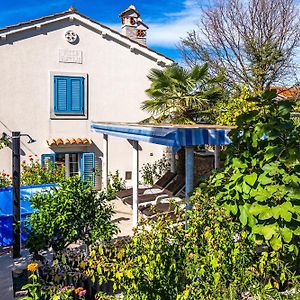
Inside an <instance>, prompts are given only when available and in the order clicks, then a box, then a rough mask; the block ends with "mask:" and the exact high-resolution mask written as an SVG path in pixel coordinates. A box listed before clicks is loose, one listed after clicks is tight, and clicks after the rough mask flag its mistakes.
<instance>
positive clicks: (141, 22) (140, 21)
mask: <svg viewBox="0 0 300 300" xmlns="http://www.w3.org/2000/svg"><path fill="white" fill-rule="evenodd" d="M138 22H139V23H140V24H142V25H144V26H145V27H146V28H147V29H149V26H148V25H147V24H145V23H144V21H143V20H142V19H141V18H138Z"/></svg>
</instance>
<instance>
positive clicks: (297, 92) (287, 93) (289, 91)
mask: <svg viewBox="0 0 300 300" xmlns="http://www.w3.org/2000/svg"><path fill="white" fill-rule="evenodd" d="M270 89H271V90H276V92H277V94H278V95H279V96H281V97H284V98H294V99H299V98H300V88H297V87H291V88H288V87H278V86H271V87H270Z"/></svg>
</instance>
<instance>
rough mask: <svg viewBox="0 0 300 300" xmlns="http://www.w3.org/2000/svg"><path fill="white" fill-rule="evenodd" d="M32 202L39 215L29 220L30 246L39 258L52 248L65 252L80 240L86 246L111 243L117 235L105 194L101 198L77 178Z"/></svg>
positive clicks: (70, 179)
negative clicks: (102, 242)
mask: <svg viewBox="0 0 300 300" xmlns="http://www.w3.org/2000/svg"><path fill="white" fill-rule="evenodd" d="M30 201H31V205H32V207H33V209H34V210H35V212H34V213H33V214H32V215H31V216H30V219H29V220H28V221H29V222H28V226H30V231H29V236H28V238H27V246H28V247H29V249H30V251H31V252H34V253H35V254H37V253H38V251H40V250H47V249H49V248H50V247H52V248H53V250H54V252H56V253H57V252H61V251H62V250H63V249H65V248H66V247H67V246H68V245H70V244H71V243H75V242H76V241H78V240H82V241H83V242H84V243H86V244H91V243H94V242H96V241H98V240H99V241H103V240H109V239H110V238H111V237H112V235H113V234H114V233H116V232H117V227H116V225H114V224H112V223H111V217H112V215H113V211H112V207H111V205H109V204H108V203H107V201H106V198H105V194H104V193H100V194H98V193H97V192H96V191H94V190H93V188H92V186H91V185H90V184H89V183H87V182H82V181H81V180H80V178H79V177H77V176H74V177H70V178H66V179H65V180H64V181H61V182H60V183H59V184H58V186H57V187H54V188H52V190H51V191H43V192H40V193H37V194H35V195H34V196H33V197H32V198H31V199H30Z"/></svg>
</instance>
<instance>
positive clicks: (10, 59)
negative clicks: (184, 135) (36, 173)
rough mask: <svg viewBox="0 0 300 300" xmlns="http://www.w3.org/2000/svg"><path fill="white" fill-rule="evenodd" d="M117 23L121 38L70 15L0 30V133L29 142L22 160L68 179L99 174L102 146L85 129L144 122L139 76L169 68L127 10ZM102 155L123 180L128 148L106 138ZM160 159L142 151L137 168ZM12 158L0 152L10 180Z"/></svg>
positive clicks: (150, 149)
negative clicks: (46, 165) (56, 169)
mask: <svg viewBox="0 0 300 300" xmlns="http://www.w3.org/2000/svg"><path fill="white" fill-rule="evenodd" d="M120 17H121V20H122V24H121V27H122V33H119V32H117V31H115V30H113V29H111V28H109V27H107V26H105V25H103V24H101V23H98V22H96V21H94V20H92V19H91V18H89V17H87V16H84V15H82V14H81V13H79V12H78V11H76V9H75V8H74V7H71V8H70V9H69V10H67V11H64V12H60V13H56V14H52V15H49V16H45V17H41V18H39V19H35V20H30V21H26V22H23V23H20V24H16V25H11V26H7V27H5V28H2V29H0V59H1V81H0V90H1V96H0V103H1V104H0V105H1V106H0V107H1V108H0V133H1V132H5V133H7V134H11V132H12V131H21V132H22V133H26V134H29V135H30V136H32V137H33V138H34V139H35V140H36V143H31V144H27V141H26V139H25V138H22V141H21V148H22V153H21V155H22V158H21V159H24V158H26V157H28V156H29V155H37V156H38V157H39V158H40V159H41V160H42V162H43V161H45V160H46V159H48V160H51V161H54V162H57V163H64V164H65V166H66V173H67V175H70V176H71V175H74V174H79V175H80V176H82V177H83V178H85V177H87V176H90V175H91V173H92V172H93V170H95V169H96V170H97V171H99V173H100V174H101V169H102V160H101V157H102V154H103V140H102V138H100V136H99V135H98V134H96V133H93V132H92V131H91V129H90V124H91V123H92V122H93V121H100V122H120V121H121V122H138V121H140V120H142V119H144V118H145V117H146V114H145V112H143V111H141V109H140V104H141V102H142V101H143V100H145V99H147V97H146V95H145V92H144V91H145V90H146V89H147V88H148V87H149V84H150V82H149V81H148V79H147V77H146V75H147V74H148V73H149V71H150V69H151V68H162V67H164V66H166V65H168V64H171V63H172V62H173V61H172V60H171V59H170V58H168V57H166V56H164V55H163V54H160V53H158V52H156V51H154V50H152V49H150V48H149V47H147V45H146V44H147V30H148V26H147V25H146V24H145V23H144V22H143V21H142V20H141V18H140V14H139V12H138V11H137V10H136V8H135V7H134V6H132V5H131V6H129V7H128V8H127V9H126V10H125V11H123V12H122V13H121V14H120ZM109 148H110V154H111V155H110V161H109V170H110V172H115V171H116V170H119V172H120V175H121V177H122V178H126V179H128V180H130V178H131V169H132V166H131V161H130V160H129V161H128V160H126V158H127V157H129V156H130V153H131V145H130V141H126V140H125V141H120V140H119V139H117V138H110V141H109ZM163 151H164V149H163V147H161V146H155V145H151V144H145V143H141V151H140V161H141V164H143V163H146V162H150V163H151V162H154V161H155V160H157V159H158V158H160V157H161V155H162V152H163ZM11 156H12V154H11V149H9V148H5V149H2V150H1V151H0V171H2V170H4V171H6V172H11V164H12V162H11ZM124 158H125V159H124ZM96 177H97V176H96ZM129 183H130V182H129ZM100 185H101V178H100V177H97V179H96V186H97V187H98V188H100Z"/></svg>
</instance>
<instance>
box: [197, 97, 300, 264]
mask: <svg viewBox="0 0 300 300" xmlns="http://www.w3.org/2000/svg"><path fill="white" fill-rule="evenodd" d="M275 97H276V93H275V92H273V91H268V92H265V93H264V94H263V95H262V96H261V97H256V98H251V99H250V100H251V101H255V102H256V106H257V109H256V110H253V111H250V112H248V113H245V114H243V115H241V116H240V117H238V119H237V125H238V127H237V128H236V129H235V130H233V131H232V132H231V135H230V136H231V139H232V144H231V145H230V146H229V147H228V150H227V157H228V159H227V162H226V164H225V169H224V170H222V171H221V172H218V173H217V174H215V175H214V176H213V177H212V178H211V180H210V182H209V184H208V186H207V192H208V193H210V195H216V198H217V200H218V203H219V204H220V205H222V206H223V207H225V208H226V209H227V210H228V211H229V212H230V213H231V214H232V215H233V216H235V217H236V219H237V220H239V221H240V222H241V224H242V226H245V227H246V228H248V230H250V232H251V234H252V236H253V237H254V239H255V240H256V242H257V243H258V244H260V245H262V244H266V245H267V246H269V247H270V248H272V249H273V250H275V251H280V255H281V257H282V258H284V259H286V260H287V261H289V263H290V264H291V265H292V266H294V268H295V269H296V270H299V266H300V265H299V247H300V127H299V125H297V124H295V123H294V122H293V120H292V119H291V117H290V112H291V109H292V105H291V103H289V102H287V101H278V100H276V99H275ZM204 187H205V185H202V188H204Z"/></svg>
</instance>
